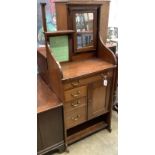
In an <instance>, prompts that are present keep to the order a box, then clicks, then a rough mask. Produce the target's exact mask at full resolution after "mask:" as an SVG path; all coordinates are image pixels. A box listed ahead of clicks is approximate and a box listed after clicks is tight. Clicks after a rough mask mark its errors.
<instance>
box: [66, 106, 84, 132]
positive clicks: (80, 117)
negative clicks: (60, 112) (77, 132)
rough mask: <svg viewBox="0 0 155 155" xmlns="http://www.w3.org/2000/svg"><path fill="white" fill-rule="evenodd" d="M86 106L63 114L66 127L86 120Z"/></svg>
mask: <svg viewBox="0 0 155 155" xmlns="http://www.w3.org/2000/svg"><path fill="white" fill-rule="evenodd" d="M86 114H87V113H86V106H85V105H84V106H82V107H79V108H77V109H76V110H73V111H71V112H69V113H67V114H66V115H65V124H66V128H67V129H69V128H72V127H74V126H76V125H79V124H81V123H83V122H85V121H86V120H87V115H86Z"/></svg>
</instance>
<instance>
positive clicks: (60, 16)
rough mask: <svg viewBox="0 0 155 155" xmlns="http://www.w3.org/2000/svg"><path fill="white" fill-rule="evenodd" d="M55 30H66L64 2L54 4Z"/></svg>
mask: <svg viewBox="0 0 155 155" xmlns="http://www.w3.org/2000/svg"><path fill="white" fill-rule="evenodd" d="M55 10H56V22H57V30H68V24H67V21H68V19H67V5H66V2H57V1H56V2H55Z"/></svg>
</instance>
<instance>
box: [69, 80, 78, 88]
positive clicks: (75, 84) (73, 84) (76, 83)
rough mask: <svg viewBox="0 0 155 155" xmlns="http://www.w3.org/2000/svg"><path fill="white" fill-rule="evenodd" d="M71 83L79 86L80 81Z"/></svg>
mask: <svg viewBox="0 0 155 155" xmlns="http://www.w3.org/2000/svg"><path fill="white" fill-rule="evenodd" d="M71 85H72V86H73V87H75V86H78V85H79V81H77V82H72V83H71Z"/></svg>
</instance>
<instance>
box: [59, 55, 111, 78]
mask: <svg viewBox="0 0 155 155" xmlns="http://www.w3.org/2000/svg"><path fill="white" fill-rule="evenodd" d="M61 67H62V72H63V80H67V79H71V78H76V77H82V76H87V75H90V74H93V73H94V74H96V73H98V72H101V71H103V70H105V69H110V68H114V65H113V64H111V63H108V62H106V61H103V60H102V59H100V58H96V57H94V58H91V59H87V60H81V61H72V62H66V63H62V64H61Z"/></svg>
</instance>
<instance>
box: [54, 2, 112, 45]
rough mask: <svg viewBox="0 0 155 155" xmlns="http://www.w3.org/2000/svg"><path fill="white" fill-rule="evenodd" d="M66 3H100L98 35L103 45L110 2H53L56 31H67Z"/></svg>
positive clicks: (105, 37)
mask: <svg viewBox="0 0 155 155" xmlns="http://www.w3.org/2000/svg"><path fill="white" fill-rule="evenodd" d="M67 3H88V4H89V3H96V4H97V3H102V4H103V5H102V6H101V16H100V19H99V20H100V34H101V38H102V40H103V42H104V43H106V39H107V31H108V18H109V6H110V1H108V0H100V1H98V0H87V1H83V0H78V1H77V0H61V1H56V2H55V9H56V20H57V30H67V29H69V28H68V23H67V20H68V13H67V5H66V4H67Z"/></svg>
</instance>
